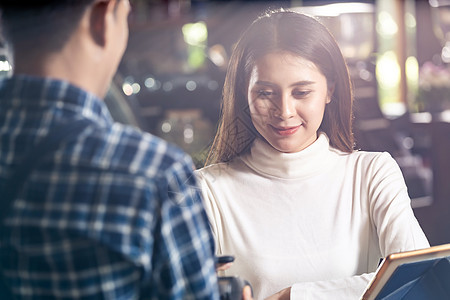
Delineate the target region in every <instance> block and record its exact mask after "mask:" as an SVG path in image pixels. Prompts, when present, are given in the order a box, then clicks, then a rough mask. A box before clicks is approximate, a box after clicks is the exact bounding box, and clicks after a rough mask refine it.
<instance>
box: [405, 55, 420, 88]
mask: <svg viewBox="0 0 450 300" xmlns="http://www.w3.org/2000/svg"><path fill="white" fill-rule="evenodd" d="M405 73H406V80H407V82H408V87H409V88H415V87H413V86H411V85H417V82H418V81H419V63H418V62H417V58H415V57H414V56H410V57H408V58H407V59H406V62H405Z"/></svg>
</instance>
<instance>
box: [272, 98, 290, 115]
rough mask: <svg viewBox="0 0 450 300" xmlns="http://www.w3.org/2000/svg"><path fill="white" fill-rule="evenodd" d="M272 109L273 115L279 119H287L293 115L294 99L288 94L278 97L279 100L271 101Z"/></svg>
mask: <svg viewBox="0 0 450 300" xmlns="http://www.w3.org/2000/svg"><path fill="white" fill-rule="evenodd" d="M273 105H274V111H273V115H274V117H276V118H279V119H281V120H287V119H290V118H292V117H294V115H295V103H294V100H293V99H292V98H291V97H289V96H288V95H283V96H282V97H280V99H279V101H276V102H275V103H273Z"/></svg>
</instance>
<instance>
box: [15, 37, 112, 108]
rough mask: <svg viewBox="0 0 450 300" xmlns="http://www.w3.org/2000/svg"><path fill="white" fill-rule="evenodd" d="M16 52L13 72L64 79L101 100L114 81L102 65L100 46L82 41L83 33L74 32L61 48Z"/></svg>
mask: <svg viewBox="0 0 450 300" xmlns="http://www.w3.org/2000/svg"><path fill="white" fill-rule="evenodd" d="M27 50H28V49H26V50H25V51H27ZM14 54H15V55H14V57H15V64H14V73H16V74H28V75H34V76H39V77H49V78H54V79H61V80H65V81H67V82H69V83H71V84H73V85H75V86H77V87H79V88H81V89H83V90H85V91H87V92H89V93H92V94H94V95H96V96H97V97H99V98H100V99H103V97H104V96H105V94H106V91H107V87H108V85H109V82H110V80H111V76H110V74H106V73H105V69H107V68H105V67H104V66H102V58H101V49H98V47H97V48H96V47H95V45H93V44H92V43H86V42H84V41H82V40H80V35H75V36H74V37H73V38H71V39H70V40H69V41H68V42H67V43H66V45H65V46H64V48H63V49H61V50H58V51H54V52H50V53H49V52H45V50H43V51H34V50H31V51H28V52H25V53H21V52H16V53H14Z"/></svg>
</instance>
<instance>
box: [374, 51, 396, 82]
mask: <svg viewBox="0 0 450 300" xmlns="http://www.w3.org/2000/svg"><path fill="white" fill-rule="evenodd" d="M376 75H377V80H378V82H379V84H380V86H381V87H382V88H385V89H389V88H393V87H396V86H398V85H399V84H400V65H399V64H398V61H397V57H396V56H395V53H394V52H392V51H387V52H385V53H383V54H382V55H381V56H380V58H379V59H378V61H377V66H376Z"/></svg>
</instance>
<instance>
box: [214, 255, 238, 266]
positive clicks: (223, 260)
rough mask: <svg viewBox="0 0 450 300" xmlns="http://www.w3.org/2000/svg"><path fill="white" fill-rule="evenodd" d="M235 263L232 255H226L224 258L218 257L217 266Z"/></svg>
mask: <svg viewBox="0 0 450 300" xmlns="http://www.w3.org/2000/svg"><path fill="white" fill-rule="evenodd" d="M233 261H234V256H232V255H224V256H217V257H216V264H218V265H222V264H227V263H231V262H233Z"/></svg>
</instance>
